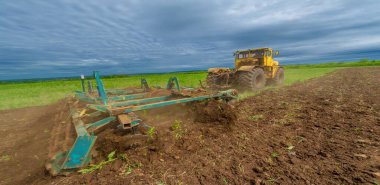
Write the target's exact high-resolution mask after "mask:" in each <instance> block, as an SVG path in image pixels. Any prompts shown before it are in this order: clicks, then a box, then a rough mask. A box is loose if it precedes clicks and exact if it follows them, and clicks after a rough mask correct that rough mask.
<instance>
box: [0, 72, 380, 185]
mask: <svg viewBox="0 0 380 185" xmlns="http://www.w3.org/2000/svg"><path fill="white" fill-rule="evenodd" d="M138 114H139V116H140V117H141V118H143V120H144V123H147V124H149V125H151V126H154V127H155V128H156V129H155V131H154V133H151V134H150V135H148V136H146V137H133V136H131V135H125V134H123V133H120V132H118V131H117V130H116V129H113V128H109V129H105V130H104V131H103V132H101V133H99V134H98V136H99V137H98V140H97V142H96V145H95V149H96V153H97V155H96V157H95V159H94V160H93V163H99V162H100V161H102V160H105V159H106V156H107V155H108V154H109V153H111V152H112V151H116V157H117V159H116V160H115V161H113V162H111V163H109V164H108V165H105V166H103V168H102V169H100V170H97V171H95V172H92V173H87V174H80V173H74V174H71V175H68V176H57V177H50V176H49V175H47V174H46V172H45V171H44V164H45V161H46V160H47V159H48V155H49V154H48V151H49V149H50V150H51V149H52V148H53V149H54V146H51V143H54V142H52V140H54V139H55V140H59V139H57V138H59V137H56V135H57V134H58V130H65V129H69V128H68V127H67V125H68V124H70V119H69V113H68V111H67V106H66V103H65V102H64V101H61V102H58V103H55V104H52V105H49V106H41V107H32V108H23V109H15V110H6V111H0V120H1V124H0V138H1V142H0V157H1V158H0V184H7V185H8V184H379V183H380V68H378V67H376V68H375V67H371V68H352V69H341V70H337V71H336V72H334V73H330V74H328V75H326V76H323V77H320V78H316V79H311V80H308V81H306V82H302V83H296V84H294V85H292V86H288V87H281V88H276V89H271V90H266V91H263V92H261V93H260V94H258V95H256V96H254V97H250V98H247V99H245V100H242V101H240V102H235V103H233V104H232V105H225V104H220V103H219V102H216V101H211V102H208V103H207V102H200V103H192V104H187V105H176V106H169V107H164V108H161V109H155V110H149V111H141V112H139V113H138ZM62 137H70V135H66V136H62ZM55 142H59V141H55Z"/></svg>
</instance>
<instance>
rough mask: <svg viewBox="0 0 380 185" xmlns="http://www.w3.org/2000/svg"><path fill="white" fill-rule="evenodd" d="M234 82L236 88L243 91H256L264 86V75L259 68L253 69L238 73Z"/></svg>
mask: <svg viewBox="0 0 380 185" xmlns="http://www.w3.org/2000/svg"><path fill="white" fill-rule="evenodd" d="M235 80H236V81H235V86H236V88H238V89H240V90H243V91H254V90H258V89H261V88H263V87H264V86H265V84H266V78H265V73H264V70H263V69H261V68H255V69H253V70H251V71H239V72H237V78H236V79H235Z"/></svg>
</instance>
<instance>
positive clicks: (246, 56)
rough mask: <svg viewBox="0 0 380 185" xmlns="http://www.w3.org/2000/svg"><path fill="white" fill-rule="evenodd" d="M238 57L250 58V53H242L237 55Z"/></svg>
mask: <svg viewBox="0 0 380 185" xmlns="http://www.w3.org/2000/svg"><path fill="white" fill-rule="evenodd" d="M236 58H238V59H239V58H248V53H240V54H237V55H236Z"/></svg>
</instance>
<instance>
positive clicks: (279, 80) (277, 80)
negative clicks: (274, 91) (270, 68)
mask: <svg viewBox="0 0 380 185" xmlns="http://www.w3.org/2000/svg"><path fill="white" fill-rule="evenodd" d="M284 80H285V72H284V68H280V69H278V70H277V72H276V76H275V77H274V78H273V81H274V85H281V84H283V83H284Z"/></svg>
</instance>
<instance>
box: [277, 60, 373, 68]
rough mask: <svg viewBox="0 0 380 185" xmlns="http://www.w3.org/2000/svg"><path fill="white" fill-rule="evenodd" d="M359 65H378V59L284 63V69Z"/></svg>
mask: <svg viewBox="0 0 380 185" xmlns="http://www.w3.org/2000/svg"><path fill="white" fill-rule="evenodd" d="M360 66H380V60H372V61H370V60H368V59H362V60H360V61H356V62H328V63H320V64H299V65H286V66H284V67H285V69H301V68H302V69H305V68H331V67H360Z"/></svg>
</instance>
